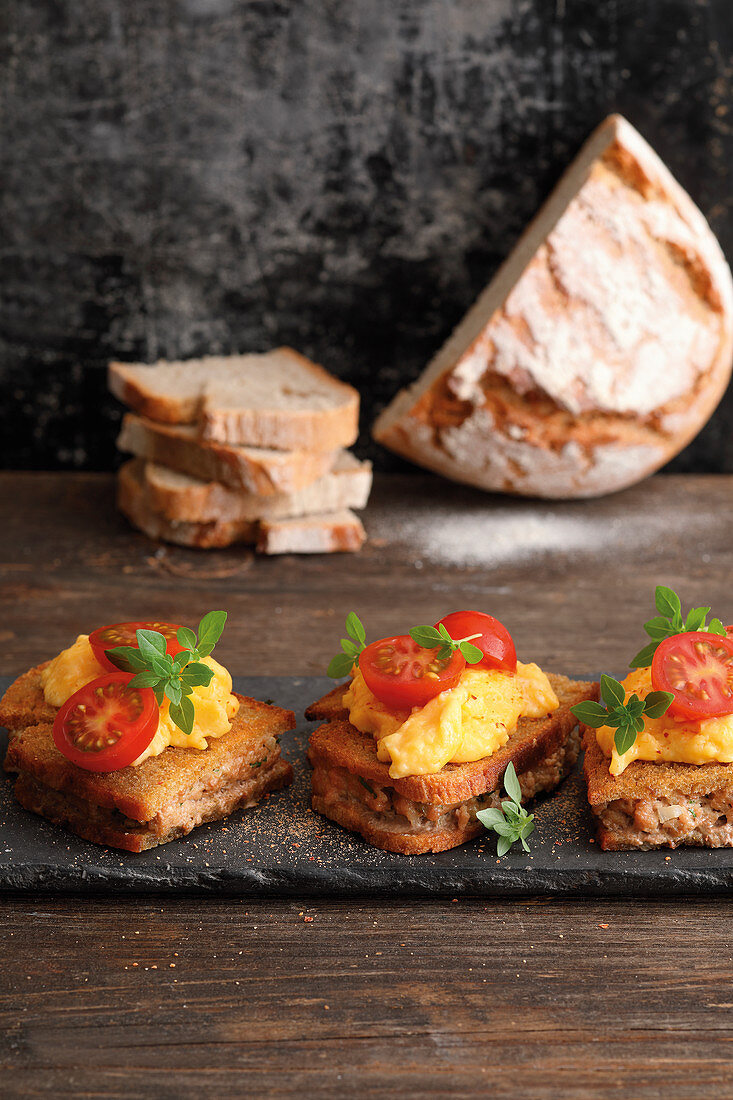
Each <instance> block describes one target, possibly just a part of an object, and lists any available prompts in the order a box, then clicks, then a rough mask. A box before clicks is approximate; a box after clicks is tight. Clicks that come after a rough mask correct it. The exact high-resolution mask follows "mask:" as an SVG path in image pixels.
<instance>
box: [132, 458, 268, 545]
mask: <svg viewBox="0 0 733 1100" xmlns="http://www.w3.org/2000/svg"><path fill="white" fill-rule="evenodd" d="M144 474H145V464H144V462H142V461H141V460H140V459H136V458H134V459H132V460H131V461H130V462H126V463H125V464H124V466H122V467H120V470H119V472H118V474H117V507H118V508H119V510H120V511H121V512H122V514H123V515H124V516H126V517H127V519H129V521H130V523H131V524H132V525H133V527H137V528H138V529H139V530H140V531H142V532H143V533H144V534H146V535H147V536H148V538H151V539H156V540H162V541H163V542H174V543H176V544H177V545H178V546H191V547H197V548H198V549H202V550H210V549H214V548H216V547H224V546H231V545H232V544H233V543H248V544H249V545H254V543H255V542H256V541H257V537H258V534H259V525H258V524H257V522H256V521H253V520H235V521H231V520H214V521H213V522H212V523H182V522H176V521H175V520H170V519H167V518H166V517H165V516H163V515H161V513H160V512H157V511H156V510H155V508H154V506H153V505H152V504H151V502H150V500H149V499H148V494H147V491H146V488H145V476H144Z"/></svg>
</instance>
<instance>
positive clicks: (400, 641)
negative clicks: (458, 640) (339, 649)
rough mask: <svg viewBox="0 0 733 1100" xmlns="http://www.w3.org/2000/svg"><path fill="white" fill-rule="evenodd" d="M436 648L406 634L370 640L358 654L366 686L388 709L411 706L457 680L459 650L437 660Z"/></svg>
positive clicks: (460, 663)
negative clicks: (369, 643) (424, 644)
mask: <svg viewBox="0 0 733 1100" xmlns="http://www.w3.org/2000/svg"><path fill="white" fill-rule="evenodd" d="M437 654H438V650H437V649H422V647H421V646H419V645H418V644H417V642H413V640H412V638H411V637H410V635H409V634H400V635H398V636H397V637H395V638H382V640H381V641H379V642H372V644H371V645H369V646H367V647H366V649H365V650H363V651H362V652H361V653H360V654H359V668H360V670H361V674H362V676H363V677H364V680H365V682H366V685H367V687H368V688H369V690H370V691H371V692H372V694H373V695H376V697H377V699H379V700H380V701H381V702H382V703H384V704H385V706H387V707H389V708H390V709H391V710H410V709H411V708H412V707H424V706H425V704H426V703H429V702H430V700H431V699H432V698H433V697H434V696H436V695H439V694H440V692H441V691H448V690H449V688H454V687H455V686H456V684H457V683H458V681H459V679H460V677H461V673H462V672H463V670H464V668H465V667H466V662H465V660H464V658H463V657H462V656H461V654H460V653H458V652H456V653H452V654H451V656H450V657H448V658H447V659H446V660H438V656H437Z"/></svg>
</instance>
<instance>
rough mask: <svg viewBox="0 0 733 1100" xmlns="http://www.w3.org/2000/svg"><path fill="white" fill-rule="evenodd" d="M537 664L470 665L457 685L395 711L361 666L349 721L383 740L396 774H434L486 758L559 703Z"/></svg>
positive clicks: (351, 692) (350, 696) (383, 753)
mask: <svg viewBox="0 0 733 1100" xmlns="http://www.w3.org/2000/svg"><path fill="white" fill-rule="evenodd" d="M559 705H560V704H559V702H558V698H557V696H556V695H555V692H554V691H553V690H552V687H551V686H550V681H549V680H548V679H547V676H546V675H545V674H544V672H543V671H542V670H541V669H540V668H538V667H537V665H533V664H530V665H523V664H521V663H520V662H519V661H518V662H517V672H516V675H512V673H509V672H499V671H498V670H494V669H492V670H484V669H480V670H479V669H472V668H467V669H466V670H465V672H464V673H463V675H462V676H461V678H460V680H459V681H458V683H457V684H456V686H455V687H454V688H453V689H452V690H450V691H443V692H441V694H440V695H436V696H435V697H434V698H433V699H431V700H430V702H429V703H427V705H426V706H424V707H415V708H414V709H413V710H412V711H394V710H389V709H388V708H387V707H386V706H385V705H384V703H381V702H380V701H379V699H377V698H376V697H375V696H374V695H372V693H371V691H370V690H369V688H368V687H367V685H366V683H365V682H364V677H363V676H362V674H361V672H360V671H359V670H358V669H357V671H356V674H355V675H354V679H353V680H352V682H351V685H350V686H349V689H348V690H347V692H346V694H345V695H344V706H345V707H346V708H347V709H348V711H349V720H350V722H351V724H352V726H356V728H357V729H358V730H361V731H362V733H371V734H372V735H373V736H374V738H375V739H376V741H377V754H378V756H379V759H380V760H384V761H385V762H386V761H391V765H390V769H389V774H390V776H391V777H392V779H401V778H403V777H404V776H406V775H431V774H433V773H434V772H439V771H440V769H441V768H443V767H444V766H445V765H446V764H449V763H453V764H465V763H466V762H467V761H469V760H481V759H483V758H484V757H485V756H491V754H492V753H494V752H496V750H497V749H500V748H501V746H502V745H504V744H506V742H507V741H508V740H509V737H510V735H511V734H512V733H513V732H514V730H515V729H516V727H517V722H518V721H519V719H520V717H526V718H541V717H543V716H544V715H546V714H551V713H552V712H553V711H555V710H557V708H558V707H559Z"/></svg>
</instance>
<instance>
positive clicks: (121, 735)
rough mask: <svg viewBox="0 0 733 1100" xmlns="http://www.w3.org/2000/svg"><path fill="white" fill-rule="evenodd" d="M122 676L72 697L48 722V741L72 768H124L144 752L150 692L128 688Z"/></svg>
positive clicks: (152, 712) (152, 711) (153, 718)
mask: <svg viewBox="0 0 733 1100" xmlns="http://www.w3.org/2000/svg"><path fill="white" fill-rule="evenodd" d="M131 679H132V677H131V676H130V674H129V673H127V672H120V671H119V670H118V671H117V672H108V673H105V675H104V676H98V677H97V679H96V680H90V682H89V683H88V684H85V685H84V687H83V688H80V689H79V691H76V692H74V694H73V695H72V696H70V697H69V698H68V699H67V700H66V702H65V703H64V705H63V706H62V707H61V709H60V710H59V712H58V714H57V715H56V718H55V719H54V723H53V740H54V744H55V745H56V748H57V749H58V750H59V752H62V753H63V754H64V756H65V757H66V759H67V760H70V761H71V762H72V764H78V765H79V767H80V768H86V770H87V771H90V772H112V771H116V770H117V769H118V768H125V767H127V765H128V764H131V763H132V762H133V760H137V758H138V756H139V755H140V753H141V752H142V751H143V750H144V749H146V748H147V747H148V745H149V744H150V742H151V741H152V740H153V737H154V736H155V731H156V730H157V728H158V717H159V710H158V704H157V703H156V701H155V695H154V693H153V691H152V690H151V688H131V687H129V686H128V685H129V683H130V680H131Z"/></svg>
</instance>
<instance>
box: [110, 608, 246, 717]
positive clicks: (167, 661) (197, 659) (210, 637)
mask: <svg viewBox="0 0 733 1100" xmlns="http://www.w3.org/2000/svg"><path fill="white" fill-rule="evenodd" d="M226 621H227V613H226V611H210V612H209V613H208V615H204V617H203V619H202V620H201V622H200V623H199V626H198V633H194V631H193V630H191V628H190V627H188V626H182V627H180V629H179V630H178V632H177V633H176V638H177V639H178V643H179V645H182V646H184V648H183V649H182V650H181V651H180V653H177V654H176V655H175V657H171V656H170V654H168V653H166V646H167V642H166V639H165V637H164V636H163V635H162V634H159V633H158V631H157V630H138V631H137V632H136V637H137V646H125V645H120V646H115V647H114V649H105V651H104V652H105V656H106V657H107V658H108V659H109V660H110V661H111V662H112V664H113V665H115V666H116V667H117V668H120V669H122V671H123V672H134V673H135V675H134V676H133V678H132V680H130V686H131V687H141V688H143V687H145V688H152V690H153V691H154V693H155V698H156V701H157V703H158V706H162V704H163V699H168V702H169V704H170V707H169V713H170V716H171V719H172V721H173V722H174V723H175V725H176V726H178V728H179V729H180V730H182V731H183V733H185V734H187V735H189V736H190V734H191V733H192V732H193V722H194V709H193V703H192V702H191V700H190V698H189V696H190V695H191V692H192V691H193V689H194V688H195V687H208V685H209V684H210V683H211V679H212V677H213V675H214V670H213V669H211V668H209V666H208V665H205V664H203V663H202V661H203V658H204V657H208V656H209V654H210V653H211V652H212V650H213V648H214V646H215V645H216V643H217V642H218V641H219V638H220V637H221V635H222V631H223V630H224V624H225V623H226Z"/></svg>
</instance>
